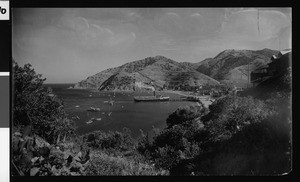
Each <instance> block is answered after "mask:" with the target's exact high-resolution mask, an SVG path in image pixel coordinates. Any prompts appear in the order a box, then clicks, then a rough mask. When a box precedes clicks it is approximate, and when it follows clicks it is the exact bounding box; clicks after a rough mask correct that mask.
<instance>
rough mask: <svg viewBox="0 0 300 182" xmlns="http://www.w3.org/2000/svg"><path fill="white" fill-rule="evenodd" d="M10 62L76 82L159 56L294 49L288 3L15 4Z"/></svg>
mask: <svg viewBox="0 0 300 182" xmlns="http://www.w3.org/2000/svg"><path fill="white" fill-rule="evenodd" d="M12 16H13V25H12V28H13V31H12V33H13V39H12V53H13V59H14V60H15V61H16V62H18V63H19V64H20V65H24V64H26V63H30V64H31V65H32V66H33V68H34V69H35V71H36V72H37V73H41V74H42V75H43V77H44V78H46V79H47V80H46V83H76V82H79V81H81V80H84V79H86V78H87V77H88V76H91V75H94V74H96V73H98V72H100V71H103V70H105V69H108V68H112V67H117V66H120V65H122V64H125V63H127V62H131V61H136V60H140V59H144V58H146V57H151V56H156V55H161V56H165V57H168V58H170V59H173V60H174V61H178V62H200V61H202V60H204V59H206V58H210V57H215V56H216V55H217V54H218V53H220V52H221V51H224V50H226V49H238V50H241V49H249V50H260V49H264V48H269V49H275V50H283V49H287V48H291V40H292V39H291V36H292V35H291V27H292V17H291V16H292V9H291V8H33V9H31V8H14V9H13V12H12Z"/></svg>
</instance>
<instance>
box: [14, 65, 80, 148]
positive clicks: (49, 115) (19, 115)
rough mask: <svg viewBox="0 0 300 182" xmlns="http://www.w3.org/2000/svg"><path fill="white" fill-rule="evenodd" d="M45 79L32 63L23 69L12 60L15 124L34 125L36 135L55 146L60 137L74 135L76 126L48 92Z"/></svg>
mask: <svg viewBox="0 0 300 182" xmlns="http://www.w3.org/2000/svg"><path fill="white" fill-rule="evenodd" d="M45 80H46V79H43V78H42V75H41V74H36V72H35V71H34V69H33V68H32V67H31V65H30V64H25V65H24V67H20V66H19V65H18V64H17V63H16V62H14V61H13V89H14V93H15V94H14V97H13V125H14V126H18V127H25V126H32V127H30V128H31V129H32V132H33V133H36V134H38V135H39V136H41V137H43V138H45V139H46V140H47V141H48V142H50V143H53V142H55V141H56V139H57V138H59V136H61V137H62V136H63V135H72V134H74V131H75V127H74V123H73V121H72V120H69V119H67V116H66V113H65V111H64V110H63V102H62V101H61V100H60V99H59V98H57V96H55V95H54V94H53V93H52V90H51V89H48V90H46V91H45V89H44V87H43V83H44V81H45Z"/></svg>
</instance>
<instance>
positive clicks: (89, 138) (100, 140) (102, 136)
mask: <svg viewBox="0 0 300 182" xmlns="http://www.w3.org/2000/svg"><path fill="white" fill-rule="evenodd" d="M83 142H86V143H87V145H88V146H89V147H93V148H94V149H106V150H110V151H112V150H115V151H121V152H122V151H133V150H134V149H135V147H136V143H135V140H134V139H133V138H132V137H131V131H130V130H129V129H128V128H123V131H122V132H118V131H109V132H103V131H95V132H92V133H89V134H85V135H84V136H83Z"/></svg>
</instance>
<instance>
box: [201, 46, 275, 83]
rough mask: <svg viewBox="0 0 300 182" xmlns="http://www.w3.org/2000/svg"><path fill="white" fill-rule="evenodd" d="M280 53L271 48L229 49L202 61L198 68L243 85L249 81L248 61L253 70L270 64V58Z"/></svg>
mask: <svg viewBox="0 0 300 182" xmlns="http://www.w3.org/2000/svg"><path fill="white" fill-rule="evenodd" d="M278 53H279V52H278V51H275V50H271V49H262V50H257V51H253V50H234V49H229V50H225V51H223V52H221V53H219V54H218V55H217V56H215V57H214V58H208V59H205V60H203V61H201V62H200V65H199V66H198V68H196V70H197V71H199V72H201V73H203V74H206V75H208V76H210V77H212V78H214V79H216V80H218V81H225V82H231V83H236V84H237V85H239V86H241V85H243V84H246V83H247V81H248V63H249V71H250V72H251V71H253V70H255V69H257V68H258V67H260V66H263V65H266V64H268V63H269V62H270V58H271V57H272V56H273V55H277V54H278Z"/></svg>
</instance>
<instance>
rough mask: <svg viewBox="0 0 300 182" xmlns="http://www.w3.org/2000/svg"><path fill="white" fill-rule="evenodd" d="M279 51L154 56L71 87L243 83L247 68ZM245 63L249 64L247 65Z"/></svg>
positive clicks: (119, 88)
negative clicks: (197, 57)
mask: <svg viewBox="0 0 300 182" xmlns="http://www.w3.org/2000/svg"><path fill="white" fill-rule="evenodd" d="M278 53H279V51H276V50H271V49H267V48H265V49H262V50H236V49H226V50H224V51H222V52H220V53H219V54H217V55H216V56H215V57H213V58H206V59H204V60H202V61H200V62H196V63H191V62H177V61H174V60H172V59H169V58H167V57H164V56H161V55H157V56H154V57H146V58H145V59H141V60H135V61H132V62H128V63H125V64H123V65H121V66H118V67H115V68H109V69H106V70H103V71H101V72H99V73H97V74H94V75H92V76H89V77H87V79H84V80H82V81H80V82H78V83H76V84H75V86H74V88H92V89H98V90H135V89H136V87H137V85H139V86H138V87H140V85H144V86H145V87H147V88H148V87H149V86H153V87H154V88H157V89H162V88H171V89H172V88H179V87H182V86H186V87H193V86H200V85H204V84H209V85H217V84H220V82H230V83H234V84H237V85H238V84H240V83H241V84H245V83H247V81H248V75H247V73H246V72H247V69H249V70H251V71H252V70H254V69H256V68H258V67H259V66H262V65H266V64H268V63H269V62H270V58H271V57H272V56H273V55H277V54H278ZM248 64H249V67H248Z"/></svg>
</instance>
